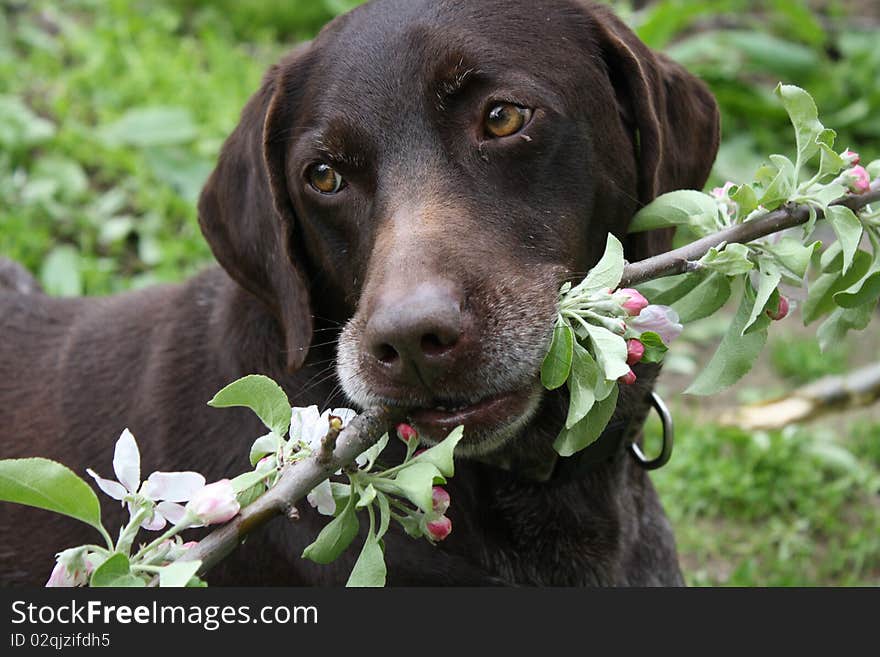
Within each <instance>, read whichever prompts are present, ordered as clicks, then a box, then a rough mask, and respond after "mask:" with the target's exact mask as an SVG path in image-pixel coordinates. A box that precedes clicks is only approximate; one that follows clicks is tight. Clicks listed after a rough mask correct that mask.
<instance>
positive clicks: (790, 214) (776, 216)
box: [620, 180, 880, 287]
mask: <svg viewBox="0 0 880 657" xmlns="http://www.w3.org/2000/svg"><path fill="white" fill-rule="evenodd" d="M875 201H880V180H875V181H874V183H873V184H872V185H871V190H870V191H868V192H865V193H864V194H847V195H846V196H843V197H841V198H839V199H837V200H836V201H833V202H832V203H831V205H843V206H846V207H848V208H849V209H850V210H853V211H857V210H861V209H862V208H864V207H865V206H866V205H868V204H870V203H874V202H875ZM818 212H819V218H822V216H823V213H822V211H821V210H819V211H818ZM809 218H810V211H809V208H808V207H807V206H806V205H785V206H783V207H781V208H779V209H778V210H774V211H773V212H768V213H766V214H765V215H763V216H761V217H758V218H756V219H753V220H751V221H747V222H745V223H742V224H737V225H736V226H731V227H730V228H727V229H725V230H722V231H720V232H718V233H713V234H712V235H707V236H706V237H703V238H702V239H699V240H697V241H696V242H691V243H690V244H686V245H685V246H682V247H681V248H678V249H674V250H672V251H667V252H666V253H661V254H660V255H656V256H653V257H651V258H646V259H645V260H640V261H639V262H634V263H631V264H628V265H627V266H626V267H625V268H624V270H623V278H622V279H621V281H620V287H632V286H634V285H638V284H639V283H644V282H645V281H650V280H652V279H655V278H663V277H664V276H674V275H676V274H684V273H686V272H687V271H689V267H690V266H691V265H692V264H693V263H694V262H695V261H697V260H699V259H700V258H702V257H703V256H704V255H706V254H707V253H708V252H709V249H711V248H713V247H717V246H718V245H719V244H725V243H733V242H738V243H740V244H746V243H748V242H751V241H752V240H756V239H758V238H760V237H766V236H767V235H772V234H773V233H778V232H779V231H782V230H786V229H787V228H793V227H795V226H799V225H801V224H804V223H806V222H807V221H808V220H809Z"/></svg>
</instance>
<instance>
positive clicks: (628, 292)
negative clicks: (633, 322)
mask: <svg viewBox="0 0 880 657" xmlns="http://www.w3.org/2000/svg"><path fill="white" fill-rule="evenodd" d="M618 295H619V296H618ZM615 296H617V297H618V298H621V297H624V296H625V297H628V298H627V299H626V300H625V301H624V302H623V303H621V304H620V306H621V307H622V308H623V309H624V310H625V311H626V312H627V314H628V315H630V316H632V317H635V316H636V315H638V314H639V313H640V312H642V310H644V309H645V308H647V307H648V300H647V299H646V298H645V297H643V296H642V295H641V293H640V292H639V291H638V290H633V289H632V288H629V287H625V288H623V289H622V290H618V291H617V292H616V293H615Z"/></svg>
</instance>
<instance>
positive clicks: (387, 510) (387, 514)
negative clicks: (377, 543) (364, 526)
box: [376, 492, 391, 539]
mask: <svg viewBox="0 0 880 657" xmlns="http://www.w3.org/2000/svg"><path fill="white" fill-rule="evenodd" d="M376 501H377V502H378V504H379V531H378V532H376V538H377V539H381V538H382V537H383V536H385V532H387V531H388V525H389V524H390V523H391V505H390V504H389V502H388V496H387V495H386V494H385V493H380V492H376Z"/></svg>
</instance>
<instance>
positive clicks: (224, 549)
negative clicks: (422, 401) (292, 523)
mask: <svg viewBox="0 0 880 657" xmlns="http://www.w3.org/2000/svg"><path fill="white" fill-rule="evenodd" d="M398 417H400V412H399V411H395V410H394V409H389V408H372V409H369V410H367V411H364V412H363V413H361V414H360V415H358V416H357V417H356V418H354V419H353V420H352V421H351V422H350V423H349V424H348V426H346V427H345V429H344V430H342V431H341V432H339V431H338V430H337V429H335V428H333V427H332V426H331V429H330V433H335V435H336V438H335V442H336V445H335V449H334V450H333V451H332V454H331V456H330V457H329V458H327V455H326V453H325V452H324V451H323V450H322V451H320V452H318V453H316V454H313V455H312V456H310V457H309V458H307V459H304V460H302V461H298V462H296V463H292V464H289V465H286V466H285V467H284V469H283V470H282V472H281V477H280V479H279V480H278V482H277V483H276V484H275V485H274V486H273V487H272V488H271V489H270V490H269V491H268V492H267V493H266V494H265V495H263V496H261V497H260V498H258V499H257V500H256V501H255V502H253V503H252V504H250V505H249V506H247V507H245V508H244V509H243V510H242V511H241V513H239V514H238V515H237V516H236V517H235V518H233V519H232V520H231V521H230V522H228V523H227V524H225V525H223V526H222V527H220V528H219V529H216V530H214V531H213V532H211V533H210V534H208V536H206V537H205V538H203V539H202V540H201V541H199V543H198V544H197V545H195V546H193V547H192V548H190V549H189V550H187V551H186V553H185V554H184V555H183V556H182V557H181V559H180V560H181V561H184V560H185V561H195V560H201V562H202V565H201V566H200V567H199V573H205V572H206V571H208V570H209V569H210V568H211V567H213V566H215V565H216V564H217V563H219V562H220V561H222V560H223V559H224V558H225V557H226V556H227V555H229V554H230V553H231V552H232V551H233V550H234V549H235V548H236V547H238V544H239V543H240V542H241V541H242V540H243V539H244V538H245V537H246V536H247V535H248V534H249V533H251V532H252V531H254V530H256V529H258V528H259V527H261V526H263V525H264V524H266V523H267V522H268V521H269V520H272V519H273V518H275V517H277V516H279V515H285V516H287V517H292V518H296V517H297V511H296V506H295V505H296V503H297V502H299V501H300V500H301V499H303V498H304V497H305V496H306V495H308V493H309V491H311V490H312V489H314V488H315V487H316V486H317V485H318V484H320V483H321V482H322V481H324V480H325V479H327V478H328V477H330V475H332V474H333V473H334V472H335V471H336V470H338V469H339V468H342V467H346V466H348V465H349V464H351V463H353V462H354V460H355V458H356V457H357V456H358V455H360V454H363V453H364V452H365V451H366V450H368V449H369V448H370V447H372V446H373V445H375V444H376V443H377V442H378V440H379V438H380V437H381V436H382V434H384V433H385V431H386V430H387V429H388V427H389V425H392V424H394V422H395V421H396V419H397V418H398ZM324 444H325V445H326V444H327V443H326V442H324ZM153 583H154V584H158V582H153Z"/></svg>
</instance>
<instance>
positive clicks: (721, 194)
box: [712, 180, 735, 199]
mask: <svg viewBox="0 0 880 657" xmlns="http://www.w3.org/2000/svg"><path fill="white" fill-rule="evenodd" d="M734 186H735V183H732V182H730V181H729V180H728V181H727V182H726V183H724V187H716V188H715V189H713V190H712V196H714V197H715V198H717V199H722V198H726V197H727V193H728V192H729V191H730V188H731V187H734Z"/></svg>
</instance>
